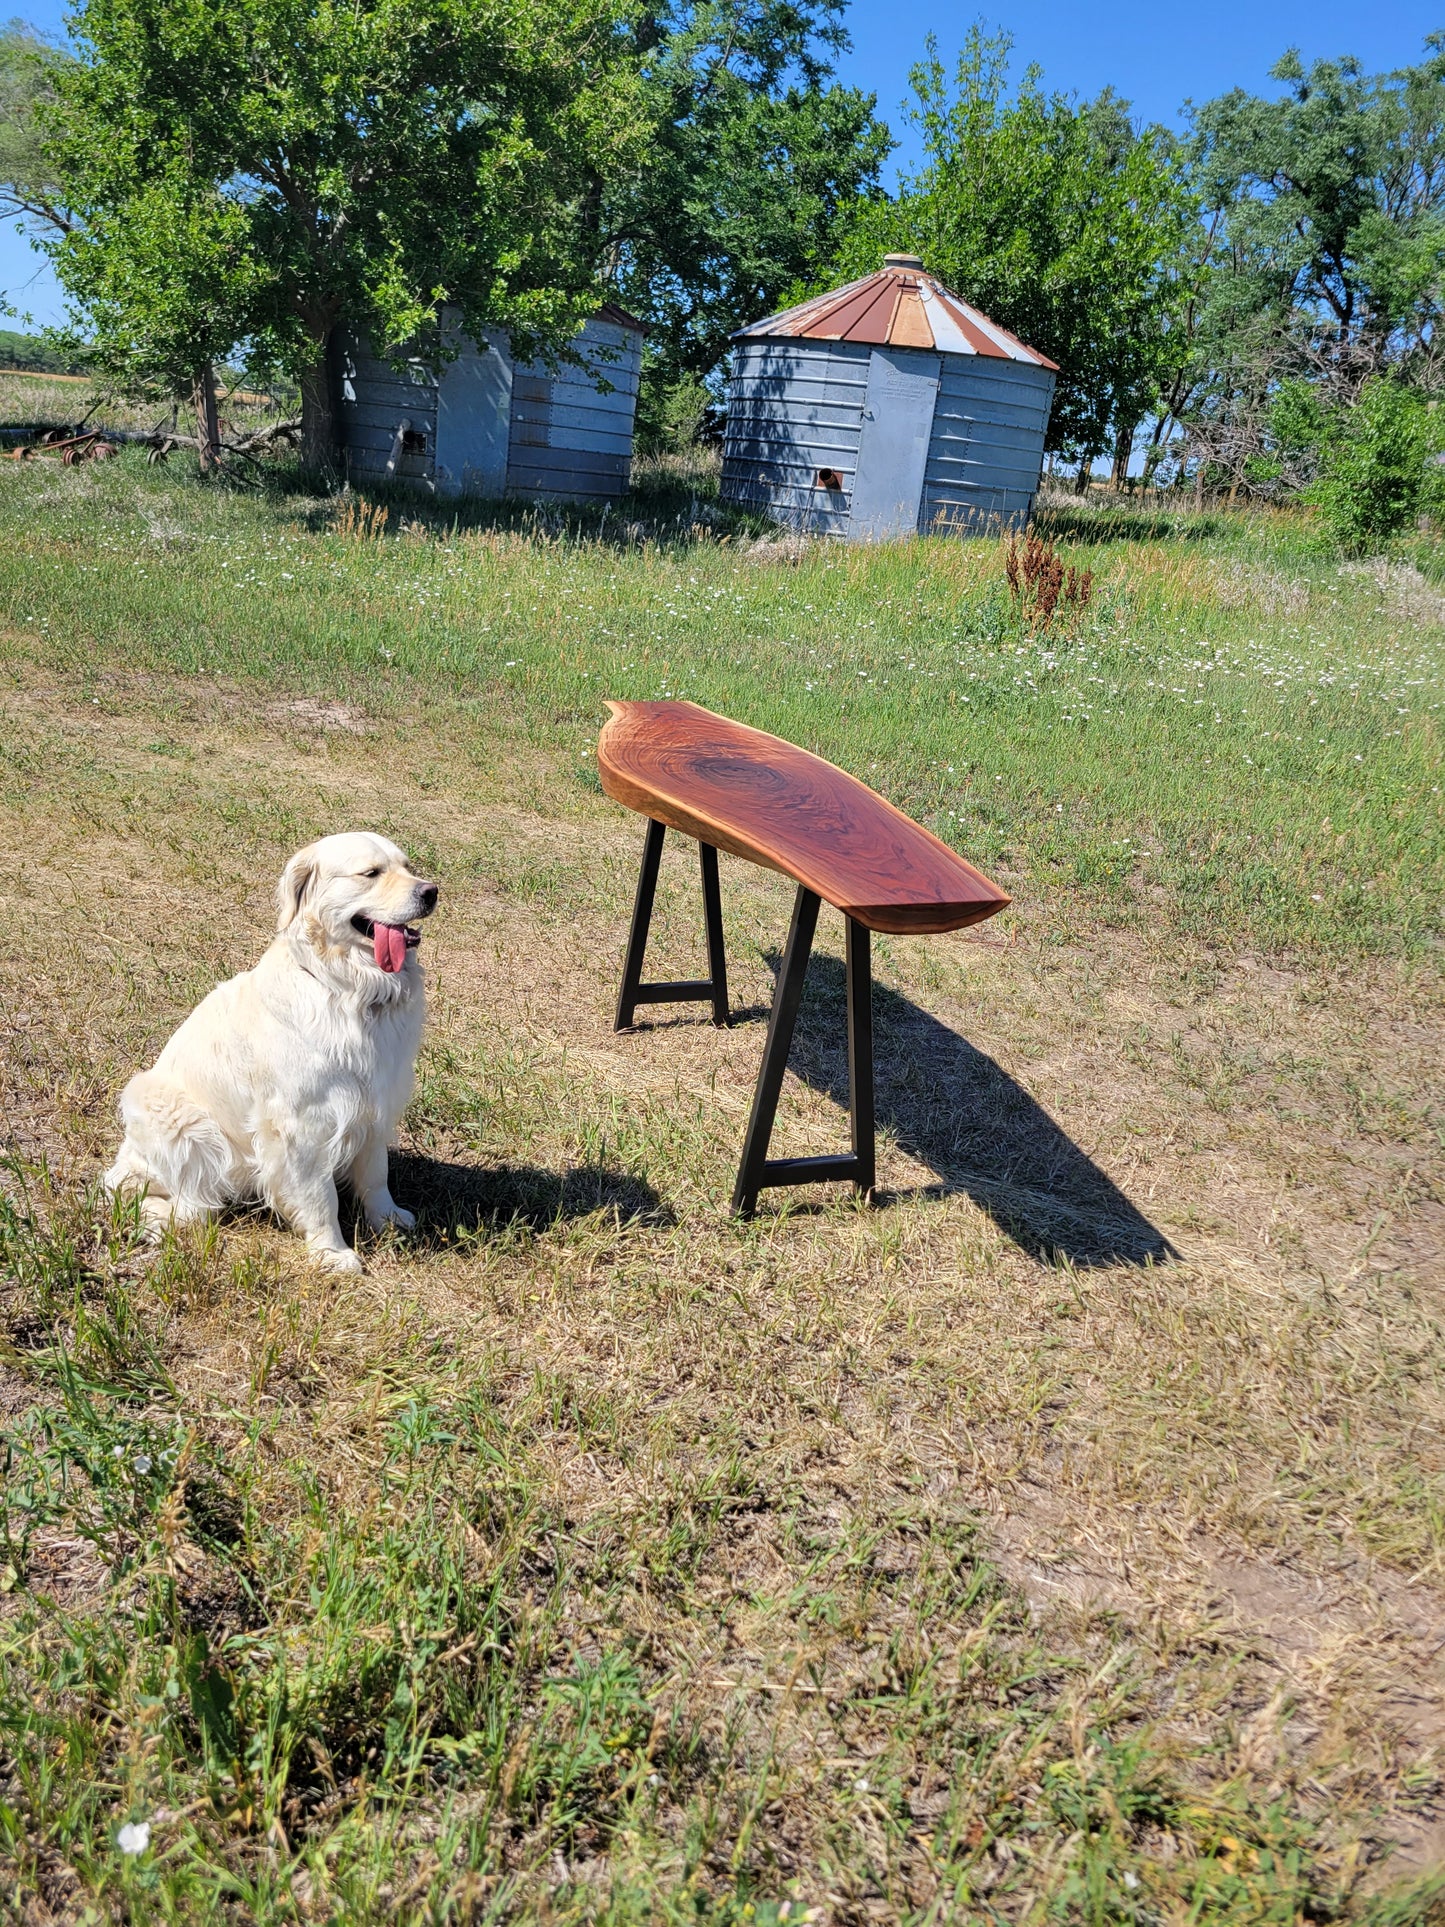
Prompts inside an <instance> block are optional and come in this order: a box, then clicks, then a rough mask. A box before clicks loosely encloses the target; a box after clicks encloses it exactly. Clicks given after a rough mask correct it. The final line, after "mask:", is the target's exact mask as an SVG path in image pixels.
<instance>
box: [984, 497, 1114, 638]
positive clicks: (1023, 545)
mask: <svg viewBox="0 0 1445 1927" xmlns="http://www.w3.org/2000/svg"><path fill="white" fill-rule="evenodd" d="M1003 570H1004V577H1005V579H1006V580H1007V582H1008V590H1009V596H1010V599H1011V600H1012V602H1013V605H1014V607H1015V608H1016V609H1017V610H1018V612H1019V614H1020V615H1021V616H1022V617H1023V619H1024V621H1025V622H1026V623H1027V624H1028V626H1029V628H1030V629H1031V630H1032V631H1033V633H1034V634H1035V635H1045V634H1047V632H1048V631H1049V629H1050V628H1051V627H1052V626H1053V623H1054V621H1055V618H1058V619H1059V621H1060V622H1061V623H1063V624H1067V625H1071V624H1072V621H1073V618H1074V617H1076V616H1078V615H1081V614H1082V613H1083V611H1084V610H1085V609H1087V608H1088V606H1089V604H1090V602H1091V601H1092V600H1093V595H1094V572H1093V570H1092V569H1082V570H1081V569H1076V568H1074V567H1073V565H1072V564H1069V565H1067V566H1066V565H1065V564H1064V563H1063V562H1061V561H1060V559H1059V557H1058V554H1057V552H1056V551H1055V549H1054V545H1053V543H1052V542H1050V541H1048V540H1047V539H1046V538H1045V537H1044V536H1042V535H1040V534H1039V532H1038V530H1037V529H1035V528H1034V527H1033V525H1032V524H1030V525H1029V527H1028V528H1027V529H1025V530H1024V537H1023V541H1022V542H1020V541H1019V538H1018V537H1017V536H1016V535H1011V536H1010V537H1009V539H1008V547H1007V548H1006V549H1005V550H1004V559H1003Z"/></svg>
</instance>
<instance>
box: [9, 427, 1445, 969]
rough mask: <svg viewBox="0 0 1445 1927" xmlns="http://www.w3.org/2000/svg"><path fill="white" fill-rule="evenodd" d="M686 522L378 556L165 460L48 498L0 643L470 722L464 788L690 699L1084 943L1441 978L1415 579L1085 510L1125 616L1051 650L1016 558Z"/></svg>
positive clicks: (1430, 753) (1428, 594) (119, 468)
mask: <svg viewBox="0 0 1445 1927" xmlns="http://www.w3.org/2000/svg"><path fill="white" fill-rule="evenodd" d="M663 507H664V509H669V510H671V511H672V513H671V514H659V515H655V516H654V517H653V518H652V519H651V521H650V522H649V521H648V519H647V517H646V513H645V510H646V505H645V504H644V518H643V520H642V522H641V523H638V521H637V519H636V517H635V515H634V519H633V526H632V528H631V530H630V531H629V530H628V529H626V528H623V529H622V530H619V531H617V533H618V539H617V540H616V541H615V542H614V541H613V540H612V539H611V534H610V531H609V528H608V527H607V526H606V525H603V526H602V527H601V528H600V529H599V527H598V525H597V520H596V518H592V520H591V522H590V524H578V523H577V522H575V521H573V520H572V519H570V518H569V517H567V516H566V515H565V514H562V513H558V512H551V513H548V514H546V515H544V516H542V517H533V518H530V519H529V518H526V517H525V516H518V515H516V514H513V515H510V516H508V515H506V514H503V515H501V516H491V517H487V516H483V517H480V518H478V517H475V516H474V517H472V518H471V519H470V520H469V522H467V523H465V524H464V523H463V522H461V521H460V520H454V519H452V518H448V517H446V516H438V515H423V514H421V513H420V512H417V511H411V510H408V509H406V508H405V507H404V506H402V505H400V504H398V505H397V507H396V510H395V512H394V513H393V515H392V519H391V526H392V528H393V529H395V528H397V527H398V525H400V524H402V523H403V521H404V518H407V517H408V516H409V518H410V519H409V521H407V522H406V527H407V529H408V533H406V534H403V535H401V536H400V538H399V539H393V538H392V537H390V536H388V538H387V539H385V540H382V541H379V542H358V541H354V540H348V539H346V538H344V537H340V536H335V535H329V534H327V533H326V527H327V523H328V521H330V520H331V519H333V517H334V515H335V509H334V506H333V505H331V504H327V503H323V502H309V501H307V500H305V499H304V498H297V497H295V496H292V495H289V494H287V493H285V492H284V491H279V490H278V491H275V492H271V493H268V494H265V495H262V496H255V497H245V498H243V497H240V496H238V495H236V494H231V493H224V492H220V491H217V492H214V493H212V494H211V495H209V496H206V495H204V494H203V493H201V492H200V491H198V490H197V489H196V488H195V487H194V486H182V485H180V484H179V483H178V481H177V479H175V478H168V477H166V476H165V475H164V473H162V474H161V475H159V476H158V475H157V474H156V472H155V471H146V470H144V469H142V468H141V467H140V466H139V465H138V463H136V462H134V461H131V460H127V461H125V462H122V463H113V464H109V465H107V467H106V468H105V469H104V470H103V471H100V472H96V473H94V474H90V473H88V474H87V475H86V477H85V479H84V481H80V480H78V479H76V478H72V477H71V476H69V475H65V476H64V477H63V478H62V477H58V476H53V475H51V476H44V477H32V476H30V475H19V476H16V477H14V478H7V486H6V488H5V489H4V491H3V493H0V610H3V612H4V615H5V616H6V617H7V618H8V620H9V621H10V622H11V623H12V624H13V625H14V626H15V628H16V629H17V630H20V631H24V632H28V634H29V635H30V637H31V639H32V643H33V646H34V648H35V651H36V654H37V656H39V657H42V658H43V659H44V660H46V661H52V662H56V663H58V664H60V665H63V666H64V667H65V668H66V669H68V670H80V671H84V670H89V671H93V672H97V673H99V672H103V671H107V670H117V669H123V670H126V671H129V672H135V671H142V670H143V671H149V672H151V673H153V674H157V675H165V674H180V675H186V676H221V677H238V678H243V679H245V680H246V681H247V682H251V681H261V682H265V683H270V684H272V685H275V686H277V687H279V688H283V689H285V690H288V691H291V692H297V693H311V694H315V695H317V696H319V697H323V698H324V697H328V696H333V695H335V694H336V693H337V692H338V691H344V693H345V695H346V698H347V700H349V701H355V702H360V703H364V704H367V705H373V706H378V707H380V708H381V709H383V710H385V711H389V712H393V713H395V712H396V711H398V710H399V709H400V708H402V707H405V706H408V705H414V704H417V703H419V702H420V703H422V704H425V703H426V702H427V700H428V698H429V697H434V698H438V699H441V700H443V701H445V703H446V705H447V716H448V728H449V729H451V730H452V731H453V732H455V733H456V735H457V738H458V749H459V751H460V752H461V753H463V754H470V755H475V756H479V757H483V758H485V757H489V756H493V755H495V753H496V750H497V746H498V742H499V739H501V740H505V739H506V738H507V737H509V736H520V737H522V738H523V739H526V740H528V741H530V742H532V743H533V744H537V745H545V746H546V747H547V748H548V750H549V751H555V752H556V753H557V754H559V755H560V756H562V757H565V758H566V759H567V760H569V761H570V762H571V763H572V765H573V767H574V768H575V769H576V770H577V771H578V774H579V777H581V776H582V775H583V773H584V768H585V761H586V757H587V755H588V752H589V745H590V743H591V741H592V739H593V737H594V735H595V731H596V728H597V725H598V721H599V718H600V716H601V713H602V710H601V702H602V698H603V697H604V696H606V695H612V696H630V697H657V696H661V695H664V694H672V695H676V696H687V697H691V698H693V699H695V700H697V701H699V702H702V703H705V704H707V705H709V706H710V707H714V708H718V709H721V710H724V711H726V712H728V713H731V714H733V715H736V716H739V717H742V718H744V719H746V720H747V721H750V722H753V723H755V724H757V725H759V726H761V727H764V728H767V729H771V730H774V731H776V732H777V733H778V734H780V735H783V736H787V737H789V738H791V739H793V740H796V741H799V742H802V743H804V744H806V745H807V746H809V747H810V748H813V749H816V750H818V751H819V752H821V753H822V754H824V755H827V756H829V757H830V758H832V759H834V760H836V761H839V762H841V763H843V764H844V765H845V766H847V767H848V768H850V769H853V770H854V771H856V772H859V773H861V774H863V775H864V776H868V777H872V778H873V779H874V780H875V781H877V782H878V784H879V785H880V787H882V788H884V789H885V790H886V791H887V793H888V794H889V795H890V796H891V797H892V798H893V799H894V800H895V801H896V802H898V803H899V804H900V805H901V806H902V807H903V808H905V809H907V810H909V811H910V812H912V813H913V814H915V815H917V816H918V817H920V818H921V819H922V820H923V821H925V822H927V823H928V824H929V825H930V827H932V828H934V829H935V830H937V831H938V833H939V834H941V835H942V836H944V837H945V838H946V839H948V840H950V841H952V842H954V843H956V844H957V845H958V846H959V847H961V848H963V849H964V850H966V851H967V852H968V854H969V855H970V856H971V857H972V858H973V859H974V860H975V861H977V862H979V863H980V864H982V865H983V866H984V867H986V868H990V867H991V868H997V869H1000V870H1002V871H1004V872H1005V873H1006V875H1007V877H1008V878H1009V879H1010V880H1012V881H1013V882H1015V883H1016V885H1017V892H1018V894H1019V895H1020V896H1021V897H1022V898H1024V899H1025V900H1027V901H1032V902H1037V903H1038V904H1040V905H1041V906H1044V907H1045V908H1046V910H1047V914H1048V915H1049V916H1050V917H1051V918H1053V919H1056V920H1058V921H1060V922H1061V923H1063V924H1064V925H1067V924H1068V923H1069V921H1070V919H1072V918H1073V917H1074V916H1075V915H1076V914H1077V911H1078V910H1079V908H1080V907H1081V906H1086V907H1087V908H1088V909H1089V910H1090V911H1091V912H1092V911H1093V910H1095V909H1096V908H1097V909H1101V910H1103V911H1105V912H1106V913H1107V914H1108V915H1110V916H1111V917H1114V918H1116V919H1118V920H1120V921H1121V922H1124V923H1133V924H1136V925H1137V924H1140V923H1142V922H1144V921H1147V920H1155V919H1161V918H1162V919H1166V920H1168V921H1169V922H1170V923H1171V924H1172V925H1174V926H1175V927H1177V928H1179V929H1180V930H1181V931H1184V932H1187V933H1190V934H1192V935H1195V936H1200V937H1204V938H1213V939H1217V940H1218V941H1219V942H1221V943H1223V944H1225V945H1226V946H1234V945H1237V944H1240V943H1243V944H1248V945H1254V946H1257V947H1259V948H1262V949H1266V950H1279V949H1289V950H1301V951H1310V950H1323V951H1334V952H1338V953H1341V954H1357V955H1358V954H1361V953H1365V952H1371V953H1377V954H1384V955H1401V954H1409V953H1419V952H1421V951H1423V950H1425V949H1427V948H1432V947H1434V946H1436V945H1438V941H1439V932H1440V905H1441V901H1442V887H1441V886H1442V881H1445V864H1442V853H1445V799H1442V794H1441V784H1440V773H1441V772H1440V763H1441V727H1440V718H1441V710H1440V702H1441V690H1442V682H1441V671H1440V658H1439V650H1438V646H1437V643H1436V640H1435V633H1434V632H1435V631H1436V630H1438V625H1439V609H1438V607H1436V606H1435V605H1436V603H1437V602H1438V597H1436V596H1435V594H1434V592H1433V591H1431V590H1430V589H1429V588H1428V587H1427V585H1425V583H1424V582H1423V581H1422V580H1421V578H1419V577H1418V576H1413V575H1412V574H1411V572H1409V571H1406V570H1403V569H1402V570H1398V571H1397V572H1396V573H1397V575H1398V576H1399V577H1401V578H1406V577H1409V578H1410V580H1409V582H1405V581H1403V580H1402V581H1396V580H1395V579H1393V578H1391V577H1389V576H1386V577H1384V578H1383V579H1382V582H1377V580H1376V578H1375V577H1374V576H1373V575H1371V574H1369V573H1368V572H1361V571H1355V572H1353V573H1351V572H1347V571H1343V570H1342V569H1341V567H1340V565H1339V564H1338V563H1337V562H1336V561H1334V560H1333V559H1331V558H1330V557H1329V556H1328V555H1324V554H1320V553H1318V552H1317V551H1316V550H1315V549H1314V548H1313V547H1312V546H1311V544H1310V540H1309V535H1310V531H1309V530H1308V529H1307V528H1302V527H1301V526H1299V525H1297V524H1295V523H1292V522H1289V521H1287V520H1285V519H1284V518H1279V519H1277V520H1275V521H1272V522H1271V521H1262V520H1260V519H1259V518H1253V519H1247V518H1245V517H1236V518H1222V517H1213V518H1208V519H1201V521H1200V522H1199V524H1198V525H1197V526H1196V527H1193V528H1191V526H1190V525H1189V521H1188V518H1176V520H1177V521H1178V522H1179V524H1180V533H1181V535H1182V537H1183V538H1186V539H1179V538H1178V537H1175V536H1171V538H1170V539H1167V540H1163V541H1160V540H1157V539H1152V538H1154V537H1155V536H1156V533H1157V525H1158V523H1159V522H1161V521H1164V520H1167V519H1168V518H1158V517H1156V518H1153V520H1152V522H1151V520H1150V518H1147V517H1145V518H1140V517H1134V518H1133V519H1132V521H1131V520H1129V519H1124V520H1122V522H1120V521H1119V520H1117V519H1116V520H1115V521H1114V522H1112V523H1111V521H1110V519H1109V518H1108V517H1107V516H1103V517H1101V516H1095V517H1094V518H1092V519H1089V518H1087V517H1084V516H1081V515H1080V514H1079V513H1078V512H1077V511H1068V512H1065V513H1064V516H1063V519H1062V521H1061V523H1060V532H1061V535H1062V536H1064V537H1074V538H1077V537H1078V536H1079V535H1081V534H1082V535H1085V536H1087V537H1088V538H1089V539H1088V540H1087V541H1082V542H1081V541H1078V540H1075V541H1073V543H1072V544H1070V543H1068V542H1066V543H1065V545H1064V552H1065V553H1066V554H1067V555H1069V556H1070V557H1071V558H1072V559H1074V560H1076V561H1078V562H1080V563H1081V564H1082V563H1083V562H1085V561H1087V562H1088V563H1090V564H1091V565H1092V566H1093V567H1094V569H1095V571H1096V576H1097V584H1098V587H1097V601H1096V603H1095V606H1094V607H1093V608H1092V609H1091V610H1090V611H1089V613H1088V615H1087V616H1086V617H1085V618H1084V619H1083V620H1082V621H1080V622H1078V623H1077V624H1076V633H1074V634H1072V635H1070V634H1053V635H1049V636H1045V637H1035V636H1031V635H1029V634H1028V633H1027V632H1026V631H1025V630H1024V628H1023V627H1022V626H1021V624H1020V622H1019V620H1018V619H1017V617H1016V615H1015V614H1014V612H1013V610H1012V608H1011V605H1010V603H1009V599H1008V596H1007V592H1006V589H1005V587H1004V585H1003V582H1002V574H1001V567H1000V561H999V556H998V551H997V546H996V545H995V544H993V543H973V544H960V543H954V542H948V541H933V542H920V543H903V544H898V545H894V546H890V547H886V548H882V549H879V550H873V551H860V550H856V549H853V550H845V549H840V548H829V547H826V546H810V547H807V548H805V549H804V550H803V551H802V553H801V556H800V558H798V559H796V560H794V561H789V560H788V559H786V551H784V552H783V553H782V555H779V554H778V552H777V551H774V552H773V553H772V555H771V556H769V554H768V553H767V552H766V551H765V553H764V554H763V555H762V556H757V555H755V554H753V552H752V550H751V546H750V540H749V536H748V533H747V532H746V531H744V530H736V531H733V532H732V533H728V532H727V530H726V526H725V524H722V525H721V527H722V534H723V539H721V540H719V539H712V538H711V537H710V535H709V530H708V526H707V525H708V524H718V523H719V518H718V517H717V515H716V513H715V511H714V510H712V509H711V508H710V507H709V506H708V505H707V504H706V503H702V504H697V505H693V504H689V503H688V502H687V500H686V499H679V500H678V501H677V502H676V503H675V504H674V503H673V502H667V503H665V504H663ZM699 517H701V521H700V520H699ZM612 528H613V530H616V529H617V520H616V518H615V517H614V518H613V521H612ZM649 534H650V536H651V538H652V539H647V538H648V536H649ZM629 536H630V538H631V539H629ZM639 536H641V538H642V539H641V540H639V539H638V537H639ZM699 537H701V539H699ZM1105 537H1107V538H1111V539H1107V540H1106V539H1102V538H1105ZM1120 537H1122V538H1123V539H1118V538H1120ZM1187 538H1196V539H1187ZM1382 583H1383V586H1382ZM1422 623H1423V626H1422ZM100 700H101V702H102V705H103V704H104V702H105V700H106V698H105V696H104V695H103V694H102V695H101V697H100Z"/></svg>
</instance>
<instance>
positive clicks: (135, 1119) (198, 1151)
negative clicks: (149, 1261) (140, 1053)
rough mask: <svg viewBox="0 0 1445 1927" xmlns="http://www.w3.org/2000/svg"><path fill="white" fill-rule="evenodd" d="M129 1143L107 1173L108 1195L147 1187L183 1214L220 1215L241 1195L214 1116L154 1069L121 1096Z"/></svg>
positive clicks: (121, 1149) (223, 1137) (132, 1084)
mask: <svg viewBox="0 0 1445 1927" xmlns="http://www.w3.org/2000/svg"><path fill="white" fill-rule="evenodd" d="M120 1119H121V1123H122V1124H123V1125H124V1126H125V1141H124V1142H123V1143H122V1145H121V1147H120V1155H119V1156H118V1157H117V1158H116V1161H115V1163H114V1164H113V1165H112V1166H111V1167H110V1169H109V1170H108V1171H107V1172H106V1174H105V1179H104V1183H105V1188H106V1190H107V1191H121V1190H129V1189H132V1188H134V1189H139V1188H140V1187H141V1186H142V1185H145V1186H146V1187H148V1189H149V1191H150V1195H151V1196H152V1197H153V1198H157V1199H161V1198H166V1199H169V1200H170V1201H171V1202H172V1204H174V1205H175V1207H176V1209H177V1213H178V1215H185V1216H190V1215H194V1214H198V1213H201V1212H206V1211H219V1210H220V1208H221V1206H222V1205H223V1204H225V1203H227V1202H228V1200H229V1199H231V1198H233V1197H234V1196H235V1193H236V1185H235V1177H234V1166H235V1160H234V1157H233V1155H232V1152H231V1147H230V1145H229V1144H228V1143H227V1142H226V1138H225V1133H224V1132H223V1131H222V1130H221V1127H220V1125H219V1124H217V1122H216V1120H215V1119H214V1118H213V1117H212V1116H211V1115H210V1114H209V1112H207V1111H204V1110H202V1109H201V1106H200V1105H199V1104H197V1102H196V1100H195V1099H194V1098H193V1097H190V1096H188V1095H187V1094H186V1092H185V1091H183V1090H181V1089H179V1088H178V1087H177V1086H176V1085H174V1084H170V1083H167V1082H166V1080H165V1079H164V1078H163V1077H158V1076H157V1075H156V1074H155V1072H154V1071H142V1072H141V1073H140V1075H139V1076H138V1077H133V1078H132V1079H131V1080H130V1082H129V1084H127V1085H126V1087H125V1090H124V1091H123V1092H122V1093H121V1099H120Z"/></svg>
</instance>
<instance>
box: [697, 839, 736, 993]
mask: <svg viewBox="0 0 1445 1927" xmlns="http://www.w3.org/2000/svg"><path fill="white" fill-rule="evenodd" d="M697 850H698V855H699V857H700V858H701V859H702V920H703V924H704V927H705V928H706V930H707V974H708V981H709V982H710V983H711V984H712V1020H713V1022H714V1023H715V1024H717V1025H718V1026H719V1027H720V1028H721V1029H726V1028H727V1026H728V1023H729V1021H730V1017H729V1012H728V956H727V951H726V950H725V949H724V947H723V927H722V891H721V890H720V889H719V887H718V880H717V851H716V850H715V849H714V848H713V846H712V844H711V843H699V844H698V846H697Z"/></svg>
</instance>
